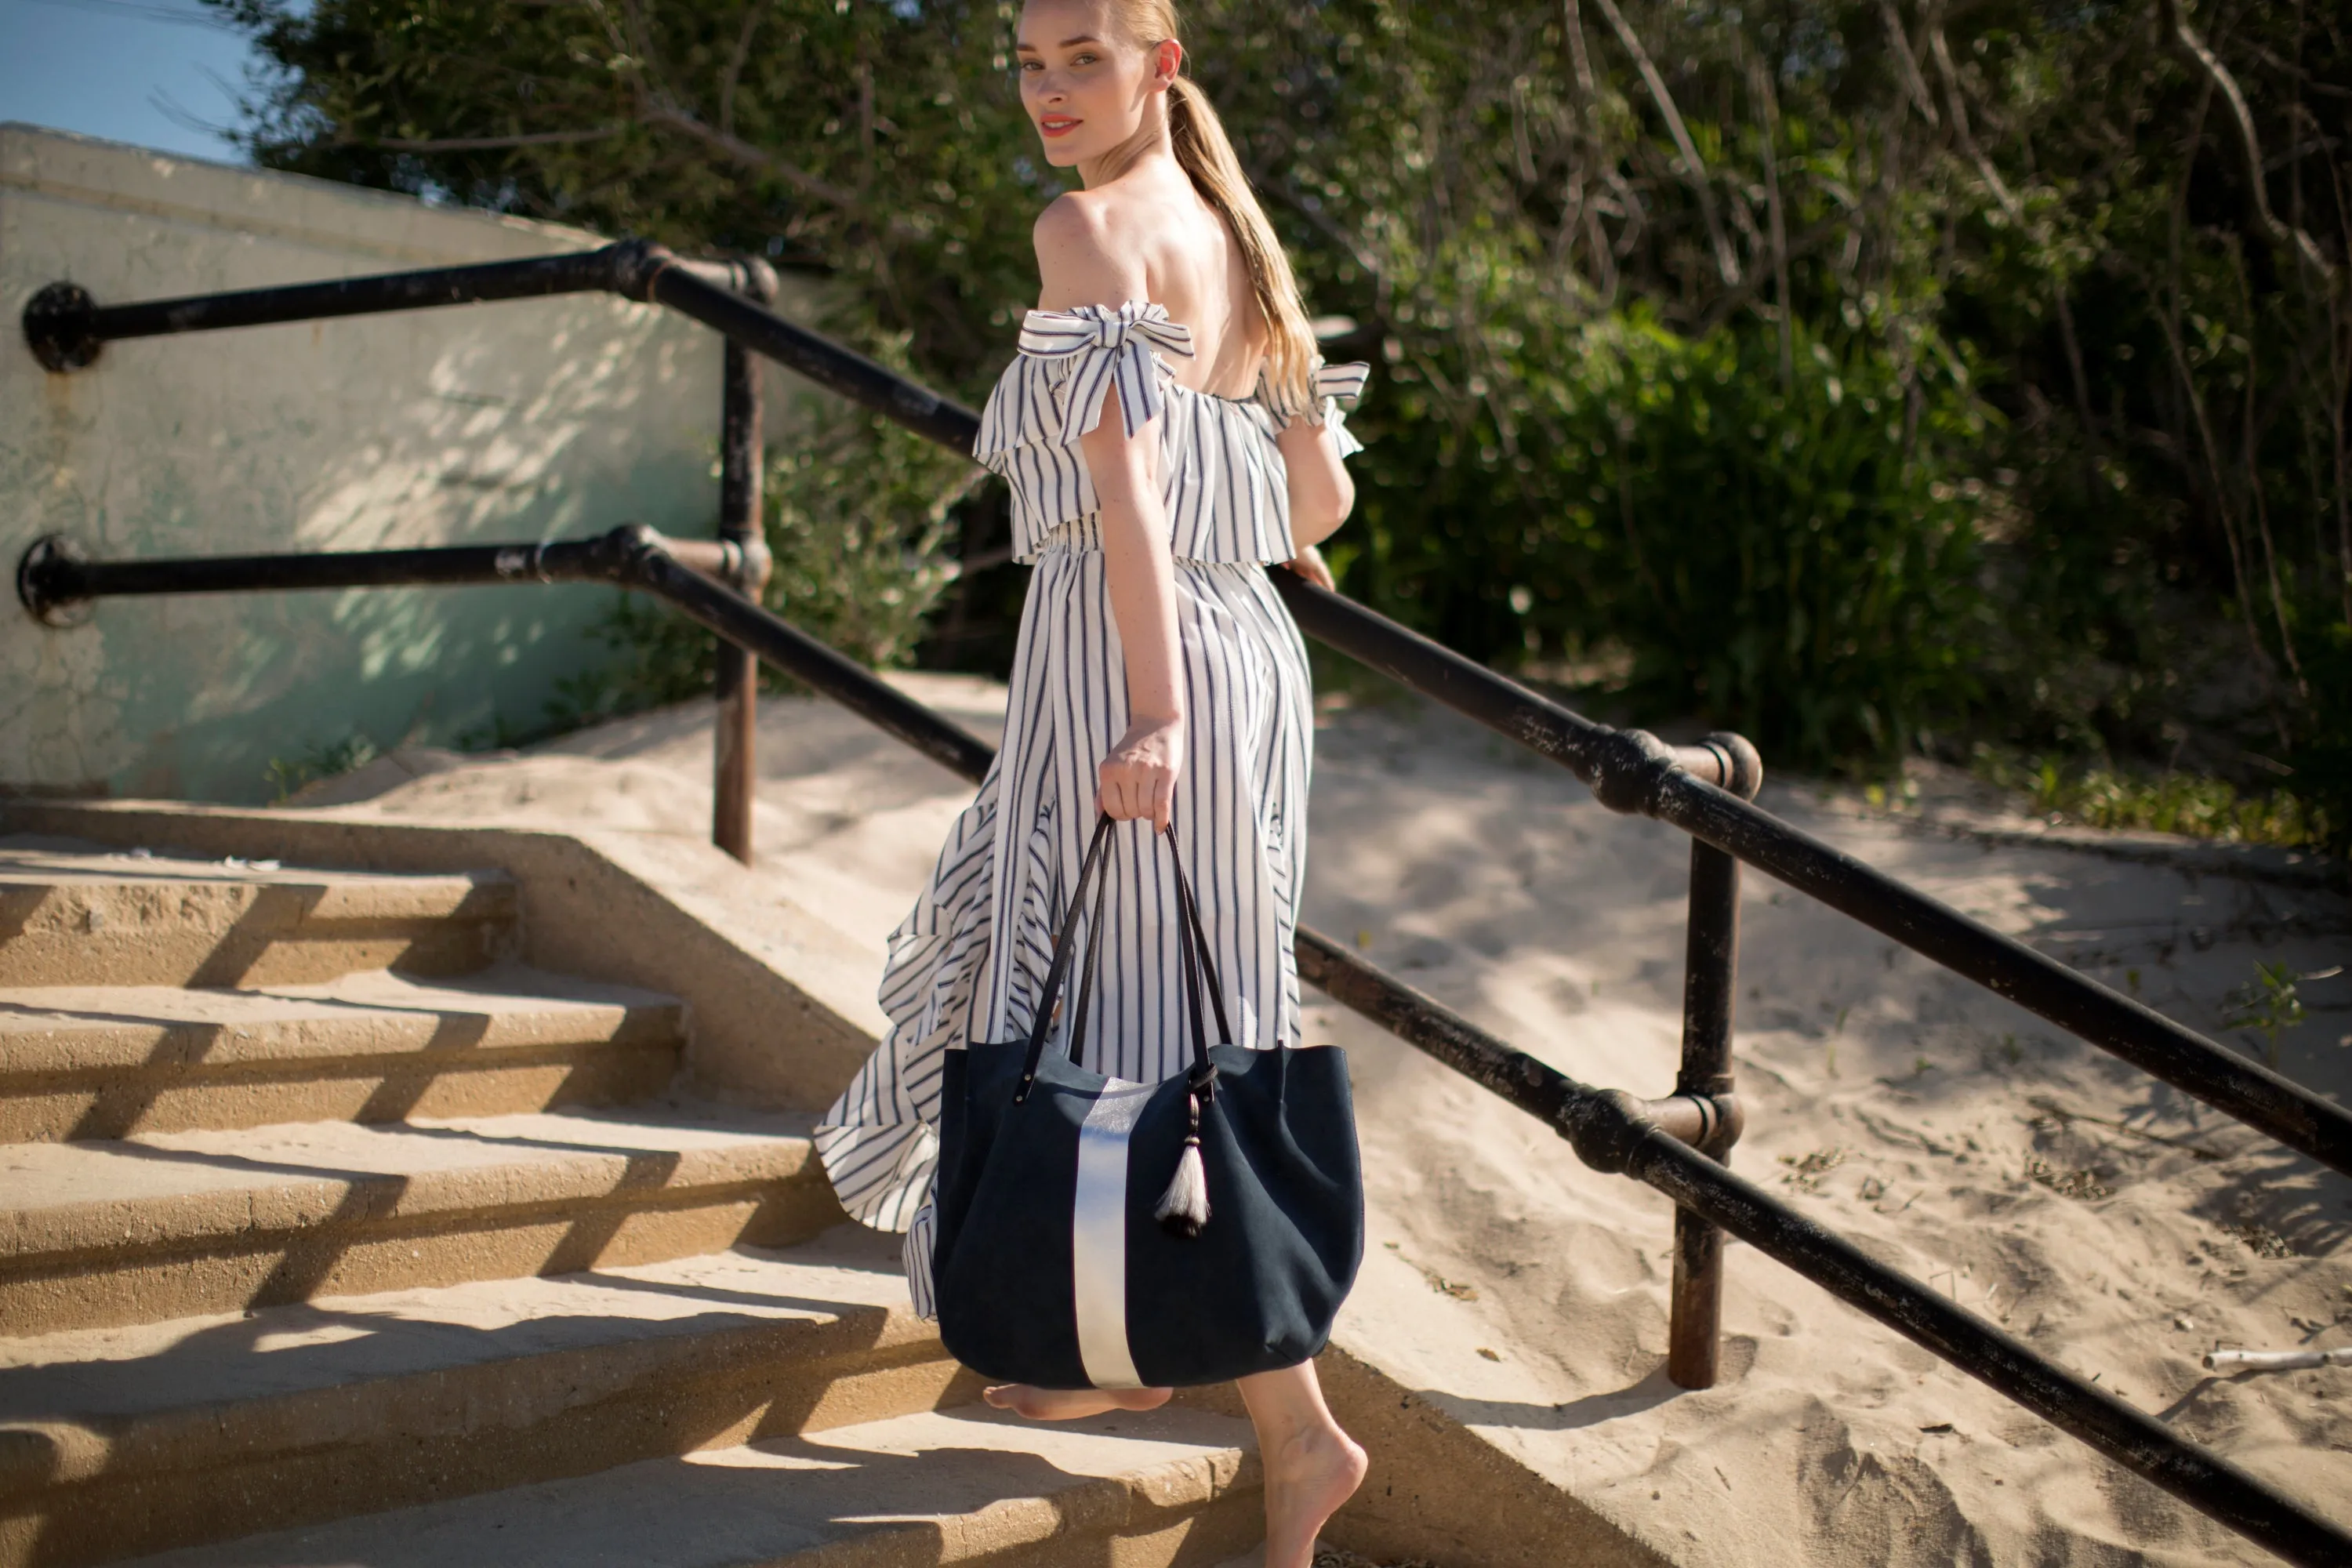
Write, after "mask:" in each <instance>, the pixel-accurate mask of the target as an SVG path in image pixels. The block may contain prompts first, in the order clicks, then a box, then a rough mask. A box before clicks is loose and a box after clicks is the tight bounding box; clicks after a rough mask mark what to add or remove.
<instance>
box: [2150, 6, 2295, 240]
mask: <svg viewBox="0 0 2352 1568" xmlns="http://www.w3.org/2000/svg"><path fill="white" fill-rule="evenodd" d="M2160 4H2161V8H2162V11H2163V16H2164V30H2165V39H2166V42H2167V43H2168V45H2169V46H2170V47H2171V49H2172V51H2173V53H2175V54H2177V55H2179V56H2180V58H2182V59H2184V60H2186V61H2188V62H2189V66H2190V67H2191V68H2193V69H2194V70H2196V71H2197V73H2198V74H2199V75H2200V76H2202V77H2203V78H2204V79H2205V80H2206V82H2207V83H2208V84H2209V85H2210V86H2211V88H2212V89H2213V91H2214V92H2215V93H2216V94H2217V95H2219V96H2220V98H2221V103H2222V106H2223V109H2224V110H2225V111H2226V113H2227V117H2228V119H2229V121H2230V129H2231V131H2233V132H2236V135H2235V137H2234V138H2233V140H2234V142H2235V143H2236V146H2237V149H2238V160H2239V163H2240V165H2241V167H2240V174H2242V176H2243V178H2244V180H2245V182H2246V213H2247V216H2249V217H2251V218H2252V220H2253V225H2254V227H2255V229H2256V230H2257V231H2259V232H2260V233H2261V235H2262V237H2263V238H2264V239H2266V240H2268V241H2269V242H2270V243H2271V244H2272V245H2273V246H2275V247H2278V248H2279V249H2281V250H2287V251H2292V252H2293V253H2294V256H2295V258H2296V259H2297V260H2299V261H2301V262H2302V263H2303V264H2304V266H2305V267H2307V268H2310V269H2311V270H2312V271H2313V272H2315V273H2316V274H2318V276H2319V278H2320V279H2321V280H2322V281H2324V282H2326V283H2330V284H2333V283H2335V282H2336V280H2337V279H2336V266H2335V264H2334V263H2333V262H2330V261H2329V260H2328V259H2327V257H2326V254H2325V253H2324V252H2323V251H2321V249H2320V248H2319V243H2318V242H2317V241H2316V240H2315V239H2313V238H2312V237H2311V236H2309V235H2307V234H2305V232H2304V231H2303V230H2301V229H2300V228H2297V227H2295V226H2294V225H2293V224H2290V223H2287V222H2286V221H2285V220H2284V219H2282V218H2281V217H2280V216H2278V214H2276V213H2274V212H2273V211H2272V210H2271V197H2270V192H2269V191H2268V190H2267V189H2266V188H2265V187H2264V185H2263V144H2262V140H2261V138H2260V137H2259V136H2258V135H2256V133H2255V131H2254V114H2253V110H2251V109H2249V108H2248V107H2247V106H2246V95H2245V94H2244V93H2242V92H2241V91H2239V90H2238V79H2237V78H2235V77H2233V76H2231V74H2230V68H2229V67H2227V66H2225V65H2223V64H2222V63H2221V57H2220V56H2219V55H2216V54H2215V53H2214V52H2213V51H2212V50H2211V49H2210V48H2207V47H2205V40H2204V39H2202V38H2200V37H2198V36H2197V33H2196V30H2195V29H2194V28H2192V27H2190V26H2189V14H2188V12H2187V11H2186V10H2185V9H2184V8H2183V7H2182V5H2181V3H2180V0H2160Z"/></svg>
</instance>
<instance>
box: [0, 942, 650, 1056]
mask: <svg viewBox="0 0 2352 1568" xmlns="http://www.w3.org/2000/svg"><path fill="white" fill-rule="evenodd" d="M682 1009H683V1004H682V1003H680V1002H678V1001H677V998H675V997H671V996H664V995H662V994H659V993H657V992H652V991H640V990H637V989H635V988H634V987H630V986H624V985H607V984H598V983H596V982H593V981H586V980H577V979H573V978H572V977H571V976H568V975H559V974H550V973H545V972H543V971H541V970H535V969H530V968H528V967H526V966H524V965H522V964H519V963H499V964H494V965H492V966H491V967H489V968H488V969H485V970H482V971H479V972H478V973H473V974H468V975H464V976H459V977H455V978H444V979H439V980H424V979H419V978H416V977H415V976H411V975H404V974H397V973H391V972H388V971H384V970H372V971H363V972H361V973H354V974H346V975H343V976H341V977H339V978H337V979H334V980H329V981H323V982H317V983H313V984H298V985H272V986H263V987H257V988H253V989H230V988H190V987H184V986H175V985H43V986H0V1053H5V1056H0V1072H5V1074H6V1075H9V1076H15V1075H16V1074H30V1073H36V1072H45V1071H52V1072H53V1071H65V1070H70V1069H77V1068H99V1067H145V1068H154V1067H159V1066H163V1065H173V1066H188V1067H194V1066H199V1065H201V1066H205V1067H219V1066H227V1065H233V1064H244V1063H257V1062H276V1061H286V1060H299V1059H301V1058H310V1057H350V1056H357V1055H383V1054H391V1053H404V1052H422V1051H436V1050H437V1051H449V1050H454V1049H466V1050H490V1049H499V1048H511V1047H523V1046H536V1045H551V1044H575V1043H583V1042H590V1041H610V1040H614V1039H615V1038H618V1037H624V1036H627V1035H630V1034H632V1033H636V1034H645V1033H652V1032H656V1031H663V1030H667V1031H675V1030H676V1028H677V1026H678V1024H679V1021H680V1014H681V1012H682Z"/></svg>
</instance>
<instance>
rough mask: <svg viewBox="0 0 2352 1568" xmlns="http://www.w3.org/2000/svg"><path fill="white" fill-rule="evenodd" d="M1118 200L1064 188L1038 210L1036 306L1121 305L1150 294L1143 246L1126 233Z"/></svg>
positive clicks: (1033, 237)
mask: <svg viewBox="0 0 2352 1568" xmlns="http://www.w3.org/2000/svg"><path fill="white" fill-rule="evenodd" d="M1119 216H1120V215H1119V212H1118V205H1117V204H1115V203H1112V202H1108V201H1105V200H1104V199H1103V197H1102V196H1101V195H1099V194H1097V193H1096V192H1093V191H1066V192H1064V193H1063V194H1062V195H1058V196H1056V197H1055V198H1054V200H1053V201H1052V202H1051V203H1049V204H1047V205H1046V207H1045V211H1044V212H1042V213H1040V214H1038V215H1037V224H1036V227H1035V228H1034V230H1032V231H1031V238H1032V240H1033V241H1034V244H1035V246H1036V247H1037V280H1038V285H1039V289H1038V300H1037V303H1038V305H1039V306H1040V307H1041V308H1042V309H1045V310H1068V309H1070V308H1071V307H1072V306H1075V305H1117V304H1122V303H1124V302H1126V301H1127V300H1140V299H1143V298H1145V297H1146V294H1147V289H1146V286H1145V281H1144V278H1145V268H1144V265H1143V255H1142V251H1141V249H1140V248H1139V247H1136V246H1135V245H1133V244H1131V243H1129V240H1128V237H1127V236H1126V235H1125V234H1124V233H1123V232H1122V231H1123V230H1124V229H1125V228H1126V227H1127V226H1126V225H1124V224H1121V223H1120V222H1119V221H1118V219H1119Z"/></svg>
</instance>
